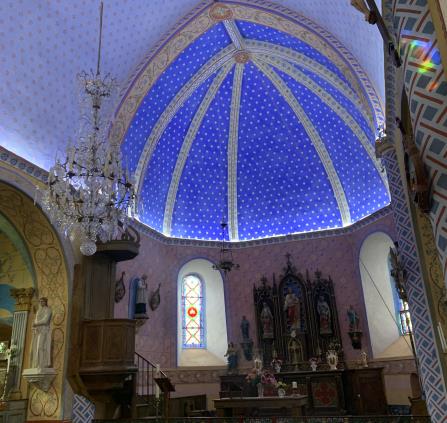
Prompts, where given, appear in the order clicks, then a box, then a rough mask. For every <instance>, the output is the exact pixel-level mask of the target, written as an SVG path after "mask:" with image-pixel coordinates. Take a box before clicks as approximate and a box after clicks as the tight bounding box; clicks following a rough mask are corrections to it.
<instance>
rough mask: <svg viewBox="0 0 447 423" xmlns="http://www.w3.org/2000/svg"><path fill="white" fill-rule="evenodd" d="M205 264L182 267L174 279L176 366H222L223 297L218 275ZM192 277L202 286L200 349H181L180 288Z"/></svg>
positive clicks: (197, 261)
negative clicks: (202, 333)
mask: <svg viewBox="0 0 447 423" xmlns="http://www.w3.org/2000/svg"><path fill="white" fill-rule="evenodd" d="M212 266H213V263H212V262H211V261H209V260H206V259H202V258H198V259H193V260H190V261H188V262H187V263H186V264H184V265H183V266H182V267H181V269H180V271H179V273H178V279H177V365H178V366H179V367H183V366H223V365H225V364H226V359H225V353H226V351H227V325H226V314H225V297H224V287H223V279H222V276H221V274H220V273H219V272H218V271H216V270H214V269H213V268H212ZM189 276H193V277H194V278H198V279H199V280H200V281H201V284H202V288H201V291H202V296H203V298H202V302H203V303H202V311H203V313H204V316H203V326H204V327H203V331H204V337H203V347H201V348H190V347H187V348H184V345H183V315H182V313H183V312H184V310H183V309H182V285H183V283H184V281H185V278H188V277H189Z"/></svg>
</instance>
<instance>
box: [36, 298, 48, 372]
mask: <svg viewBox="0 0 447 423" xmlns="http://www.w3.org/2000/svg"><path fill="white" fill-rule="evenodd" d="M39 303H40V306H39V310H38V311H37V313H36V317H35V318H34V322H33V342H32V347H31V348H32V349H31V368H33V369H46V368H49V367H51V316H52V314H53V312H52V310H51V308H50V307H48V300H47V299H46V298H45V297H42V298H41V299H40V300H39Z"/></svg>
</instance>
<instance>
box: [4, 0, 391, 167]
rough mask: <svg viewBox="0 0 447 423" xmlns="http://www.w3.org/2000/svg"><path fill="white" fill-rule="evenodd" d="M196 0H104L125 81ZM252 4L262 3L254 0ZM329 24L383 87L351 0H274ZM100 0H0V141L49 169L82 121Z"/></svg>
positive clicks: (376, 51) (374, 37)
mask: <svg viewBox="0 0 447 423" xmlns="http://www.w3.org/2000/svg"><path fill="white" fill-rule="evenodd" d="M208 3H211V1H205V2H200V1H197V0H150V1H149V0H106V1H105V12H104V39H103V64H102V68H103V71H104V72H110V73H111V74H112V75H113V76H115V77H116V78H117V79H118V82H119V83H120V84H121V85H122V86H125V84H126V82H127V80H128V79H129V77H130V75H132V72H133V71H134V70H135V68H136V66H137V64H138V63H140V62H141V61H142V60H143V59H144V58H145V57H146V56H147V55H148V53H149V52H150V50H151V49H152V48H153V47H154V46H155V44H156V43H157V42H158V41H160V40H161V39H162V38H163V36H164V35H165V34H166V33H167V32H168V31H169V30H171V29H172V28H174V27H175V25H176V22H178V21H179V20H180V19H182V18H184V17H185V15H187V14H188V13H189V12H190V11H192V9H194V8H195V7H197V6H198V5H200V4H208ZM250 3H252V4H253V5H255V6H256V5H262V4H263V3H264V2H263V1H261V0H253V1H252V2H250ZM272 3H276V4H277V5H280V6H284V7H287V8H289V9H291V10H293V11H295V12H299V13H301V14H303V15H305V16H306V17H308V18H310V19H312V20H313V21H315V22H316V23H318V24H319V25H320V26H321V27H323V28H325V29H326V30H328V31H329V32H331V33H332V34H333V35H335V37H337V38H338V39H339V40H340V41H341V42H342V44H344V46H345V47H346V48H347V49H348V50H350V52H351V53H352V54H353V55H354V56H355V57H356V59H357V61H358V62H359V63H360V65H361V66H362V67H363V68H364V70H365V71H366V73H367V74H368V76H369V78H370V80H371V81H372V83H373V84H374V85H375V86H376V88H377V90H378V93H379V94H380V95H382V94H383V69H382V63H383V60H382V57H383V53H382V43H381V39H380V37H379V34H378V31H377V28H375V27H372V26H370V25H368V24H366V23H365V22H364V20H363V17H362V16H361V14H360V13H358V12H357V11H356V10H354V9H353V8H352V7H351V6H350V4H349V3H350V1H349V0H335V1H334V0H333V1H330V0H277V1H272ZM98 4H99V1H98V2H97V1H92V0H3V1H1V2H0V145H1V146H3V147H5V148H7V149H9V150H11V151H12V152H14V153H16V154H18V155H20V156H22V157H23V158H25V159H27V160H29V161H31V162H33V163H35V164H37V165H39V166H41V167H43V168H46V169H48V168H49V166H51V164H52V162H53V161H54V157H55V153H56V151H60V152H63V151H64V145H65V143H66V142H67V140H68V139H70V138H71V139H74V138H75V137H76V132H77V129H78V128H77V127H78V119H77V117H78V102H77V98H78V95H77V85H76V79H75V76H76V74H77V73H79V72H80V71H82V70H89V69H91V68H93V67H94V66H95V61H96V48H97V32H98Z"/></svg>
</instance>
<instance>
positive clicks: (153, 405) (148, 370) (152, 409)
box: [133, 352, 167, 418]
mask: <svg viewBox="0 0 447 423" xmlns="http://www.w3.org/2000/svg"><path fill="white" fill-rule="evenodd" d="M135 365H136V366H137V369H138V370H137V373H136V381H135V395H134V398H133V403H134V413H135V417H137V418H144V417H153V416H161V415H162V413H163V406H164V404H163V393H161V392H160V391H158V392H160V394H159V397H158V398H157V389H158V387H157V384H156V382H155V378H156V377H164V378H166V377H167V376H166V374H165V373H163V372H162V371H161V370H160V372H159V374H158V375H157V368H156V366H155V365H154V364H152V363H151V362H150V361H149V360H147V359H146V358H145V357H143V356H142V355H141V354H138V353H137V352H135Z"/></svg>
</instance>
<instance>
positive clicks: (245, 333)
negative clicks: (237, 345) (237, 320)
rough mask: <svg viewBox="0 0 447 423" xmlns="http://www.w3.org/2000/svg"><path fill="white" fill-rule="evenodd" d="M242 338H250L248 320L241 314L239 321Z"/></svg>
mask: <svg viewBox="0 0 447 423" xmlns="http://www.w3.org/2000/svg"><path fill="white" fill-rule="evenodd" d="M241 332H242V339H250V322H249V321H248V320H247V318H246V317H245V316H242V321H241Z"/></svg>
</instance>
